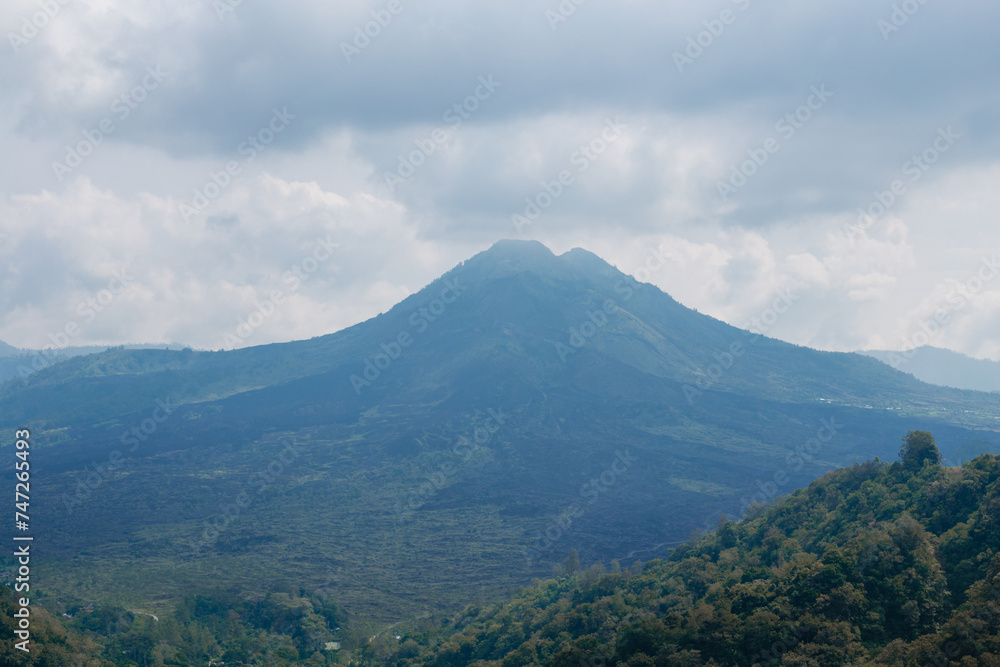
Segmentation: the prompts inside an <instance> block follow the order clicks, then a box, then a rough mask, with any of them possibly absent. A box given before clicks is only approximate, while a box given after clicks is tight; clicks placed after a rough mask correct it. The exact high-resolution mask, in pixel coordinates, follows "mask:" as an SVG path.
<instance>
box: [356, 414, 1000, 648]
mask: <svg viewBox="0 0 1000 667" xmlns="http://www.w3.org/2000/svg"><path fill="white" fill-rule="evenodd" d="M933 447H934V444H933V438H932V437H931V436H930V434H929V433H923V432H911V433H910V434H908V435H907V437H906V442H905V444H904V447H903V449H902V451H901V456H902V460H901V462H900V463H894V464H892V465H887V464H885V463H881V462H879V461H877V460H876V461H874V462H869V463H865V464H859V465H855V466H852V467H850V468H845V469H841V470H837V471H835V472H832V473H830V474H828V475H826V476H824V477H823V478H822V479H819V480H817V481H815V482H813V483H812V484H811V485H810V486H809V487H808V488H807V489H803V490H800V491H797V492H795V493H794V494H792V496H791V497H789V498H787V499H785V500H783V501H781V502H778V503H776V504H775V505H773V506H770V507H768V508H766V509H764V508H760V507H757V508H755V509H754V510H753V514H756V516H752V517H751V518H748V519H747V520H745V521H742V522H739V523H734V522H732V521H727V520H725V519H724V518H723V519H722V520H721V521H720V523H719V526H718V530H717V531H716V532H714V533H713V534H711V535H709V536H706V537H704V538H702V539H700V540H699V541H697V542H695V543H690V544H687V545H684V546H682V547H680V548H678V549H676V550H674V551H673V553H672V554H671V556H670V558H669V559H667V560H656V561H652V562H649V563H647V564H646V565H645V566H644V567H642V566H641V565H638V564H637V565H636V566H633V567H631V568H628V569H622V568H621V567H620V566H619V565H618V564H617V563H612V564H611V570H610V571H605V568H604V567H603V566H602V565H600V564H596V565H594V566H592V567H590V568H585V569H582V570H581V569H580V568H579V565H578V563H577V562H576V554H575V552H574V553H571V555H570V556H569V557H568V558H567V562H566V566H565V567H564V568H563V570H562V573H561V576H560V577H559V578H557V579H554V580H550V581H545V582H539V583H538V584H536V585H535V586H533V587H531V588H528V589H525V590H523V591H521V592H520V593H519V594H518V595H517V596H515V597H514V599H512V600H510V601H507V602H504V603H501V604H498V605H494V606H490V607H478V606H473V607H469V608H467V609H466V610H465V612H463V613H462V614H460V615H459V616H458V618H457V619H456V620H455V621H454V622H453V623H452V624H450V625H449V626H447V627H444V628H441V629H440V630H438V631H437V632H432V633H421V634H416V633H414V634H410V635H407V636H405V637H403V639H402V641H401V643H400V644H399V645H398V647H396V650H395V652H394V653H388V652H386V653H382V654H378V653H377V650H376V647H373V646H369V647H366V649H365V651H364V652H363V653H364V656H365V660H366V664H371V665H397V666H403V665H425V666H428V667H429V666H434V667H445V666H452V665H453V666H456V667H457V666H459V665H461V666H465V665H473V666H479V667H487V666H490V667H492V666H497V667H516V666H520V665H525V666H527V665H540V666H544V667H580V666H581V665H582V666H592V665H617V666H621V667H637V666H640V665H641V666H647V665H648V666H695V665H725V666H729V665H734V666H735V665H739V666H744V665H746V666H749V665H754V664H761V665H784V666H792V665H796V666H797V665H802V666H806V665H812V666H817V667H819V666H826V665H831V666H833V665H914V666H921V667H922V666H924V665H955V666H960V667H972V666H974V665H1000V529H998V528H1000V526H998V523H997V522H998V517H1000V458H997V457H994V456H990V455H984V456H982V457H979V458H977V459H976V460H974V461H972V462H970V463H968V464H966V465H965V466H963V467H962V468H943V467H941V466H940V465H939V464H938V463H937V461H936V460H935V458H934V456H933V453H934V451H936V450H933ZM918 460H919V466H917V465H916V462H917V461H918Z"/></svg>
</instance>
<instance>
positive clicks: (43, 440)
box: [0, 242, 1000, 625]
mask: <svg viewBox="0 0 1000 667" xmlns="http://www.w3.org/2000/svg"><path fill="white" fill-rule="evenodd" d="M792 307H794V303H793V304H792ZM998 415H1000V396H996V395H988V394H980V393H976V392H963V391H957V390H951V389H945V388H941V387H934V386H931V385H927V384H923V383H921V382H919V381H917V380H916V379H914V378H912V377H911V376H908V375H906V374H903V373H899V372H897V371H894V370H893V369H891V368H888V367H886V366H885V365H883V364H881V363H879V362H877V361H875V360H874V359H870V358H867V357H863V356H860V355H854V354H837V353H825V352H817V351H815V350H810V349H808V348H804V347H798V346H794V345H789V344H786V343H782V342H780V341H776V340H772V339H768V338H765V337H762V336H755V335H752V334H749V333H748V332H745V331H742V330H739V329H736V328H733V327H731V326H729V325H727V324H725V323H722V322H719V321H718V320H714V319H712V318H710V317H707V316H705V315H702V314H699V313H697V312H694V311H692V310H689V309H687V308H684V307H683V306H681V305H680V304H678V303H677V302H676V301H674V300H673V299H671V298H670V297H669V296H668V295H666V294H664V293H663V292H662V291H660V290H659V289H657V288H655V287H653V286H651V285H647V284H642V283H638V282H636V281H635V280H634V279H632V278H631V277H628V276H625V275H624V274H622V273H621V272H619V271H618V270H616V269H615V268H613V267H611V266H609V265H608V264H606V263H605V262H603V261H602V260H601V259H599V258H598V257H596V256H595V255H593V254H591V253H588V252H586V251H583V250H573V251H570V252H568V253H565V254H564V255H561V256H555V255H553V254H552V253H551V252H550V251H549V250H548V249H547V248H545V247H544V246H542V245H541V244H538V243H531V242H503V243H498V244H497V245H495V246H494V247H493V248H491V249H490V250H488V251H485V252H483V253H481V254H479V255H477V256H475V257H473V258H471V259H470V260H468V261H466V262H463V263H462V264H460V265H459V266H457V267H455V268H454V269H452V270H451V271H449V272H448V273H446V274H445V275H444V276H442V277H441V278H440V279H439V280H437V281H435V282H433V283H431V284H430V285H429V286H428V287H426V288H425V289H424V290H421V291H420V292H418V293H417V294H414V295H413V296H411V297H409V298H408V299H406V300H404V301H403V302H401V303H400V304H398V305H397V306H396V307H394V308H393V309H392V310H390V311H389V312H387V313H384V314H382V315H379V316H378V317H375V318H373V319H371V320H369V321H367V322H363V323H361V324H359V325H357V326H354V327H351V328H348V329H345V330H343V331H340V332H337V333H334V334H331V335H328V336H322V337H319V338H314V339H312V340H308V341H300V342H295V343H287V344H281V345H268V346H262V347H256V348H249V349H243V350H237V351H234V352H197V351H191V350H182V351H170V350H121V349H119V350H111V351H108V352H105V353H102V354H98V355H91V356H86V357H78V358H74V359H70V360H68V361H65V362H62V363H59V364H57V365H54V366H52V367H50V368H46V369H44V370H41V371H39V372H38V373H35V374H33V375H31V376H30V377H27V378H25V379H23V380H16V381H11V382H8V383H6V384H5V385H2V386H0V429H2V431H3V432H6V433H13V429H15V428H25V427H28V428H30V429H31V430H32V431H33V433H34V439H33V441H34V443H35V444H34V445H33V449H32V486H33V489H32V490H33V492H34V493H33V497H32V511H33V516H32V522H33V529H35V530H37V531H38V534H40V535H41V534H44V535H45V539H44V540H40V541H39V542H38V543H37V544H36V548H37V549H38V555H39V559H38V563H39V564H38V568H39V574H40V576H43V577H45V580H46V582H47V584H46V587H45V589H44V591H45V592H46V593H47V594H48V595H50V596H51V597H52V598H53V601H57V602H62V603H65V604H78V603H87V602H114V603H116V604H118V605H119V606H121V607H123V608H126V609H143V610H151V611H156V610H159V609H170V608H172V607H173V606H174V604H175V603H176V602H177V601H178V600H180V599H181V597H182V596H183V595H185V594H187V593H189V592H191V591H198V590H204V589H205V588H206V587H208V586H214V585H219V586H222V587H224V588H226V589H227V590H229V591H232V592H234V593H236V594H239V595H250V596H252V595H262V594H264V593H265V592H266V591H268V590H270V589H271V587H272V586H274V585H275V584H276V583H282V582H284V583H287V584H289V585H291V586H294V587H296V589H298V588H299V587H301V588H304V589H306V590H307V591H314V590H317V589H323V590H325V591H332V593H331V595H333V596H334V597H335V599H336V600H337V602H338V603H340V604H341V605H343V606H344V607H345V608H346V609H348V610H349V611H351V612H352V613H354V614H355V616H356V617H359V618H375V619H378V620H381V621H384V622H385V624H387V625H388V624H390V623H396V622H399V621H404V620H406V619H413V618H418V617H422V616H424V615H426V614H427V613H428V612H435V611H441V610H453V609H454V608H456V607H458V606H460V605H461V604H463V603H464V602H465V601H466V600H468V599H470V598H473V597H476V596H481V597H482V598H483V599H496V598H497V597H498V596H499V595H501V594H502V593H503V592H504V591H505V590H508V589H509V588H511V587H514V586H517V585H520V584H523V583H524V582H526V581H529V580H530V578H531V577H532V576H536V575H539V574H545V573H548V572H550V571H551V565H552V563H554V562H558V561H561V560H562V559H563V558H564V557H565V556H566V554H567V553H568V552H569V551H570V550H571V549H573V548H575V549H577V550H578V551H579V553H580V555H581V557H582V558H583V559H584V560H585V561H594V560H598V559H603V560H605V561H609V560H610V559H612V558H620V559H622V560H628V561H631V560H634V559H635V558H643V559H648V558H653V557H656V556H663V555H665V554H666V553H667V551H668V549H669V548H670V547H671V546H675V545H677V544H679V543H681V542H683V541H684V540H685V539H686V538H687V537H688V536H689V535H690V533H691V531H692V530H695V529H701V528H705V527H708V528H712V527H714V525H715V521H716V520H717V517H718V515H719V514H720V513H722V512H725V513H727V514H729V515H731V516H739V515H741V514H742V513H743V511H744V510H745V509H746V508H747V507H748V506H749V504H750V502H751V501H754V500H770V499H771V498H773V497H774V496H776V495H778V494H783V493H787V492H789V491H791V490H792V489H794V488H797V487H799V486H803V485H805V484H808V483H809V482H810V481H811V480H813V479H815V478H816V477H818V476H820V475H821V474H823V473H824V472H826V471H827V470H830V469H832V468H836V467H839V466H843V465H850V464H852V463H854V462H856V461H863V460H867V459H870V458H872V457H874V456H882V457H890V456H892V455H893V454H894V452H893V449H894V447H893V446H892V445H891V444H889V443H892V442H893V441H894V440H896V439H898V434H899V433H901V432H906V431H907V430H910V429H914V428H916V429H923V430H932V431H933V432H934V433H935V434H936V435H937V436H938V439H939V442H940V444H941V447H942V450H943V451H944V453H945V455H946V456H948V457H951V456H952V455H953V454H954V452H956V451H959V450H960V449H961V448H963V447H964V448H965V449H966V450H968V449H970V448H971V449H975V448H977V447H980V448H987V447H989V446H990V444H991V443H993V442H996V441H997V439H998V433H997V429H998V424H1000V417H998ZM970 443H971V444H970ZM977 443H979V444H977ZM0 455H3V454H2V451H0ZM3 456H4V457H5V458H4V459H3V460H4V461H7V462H12V461H13V457H12V456H6V455H3ZM5 465H11V463H7V464H5ZM10 530H11V527H10V526H9V525H4V526H2V527H0V540H2V539H9V531H10Z"/></svg>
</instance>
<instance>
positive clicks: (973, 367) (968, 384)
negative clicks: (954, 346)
mask: <svg viewBox="0 0 1000 667" xmlns="http://www.w3.org/2000/svg"><path fill="white" fill-rule="evenodd" d="M859 354H864V355H867V356H869V357H874V358H876V359H878V360H879V361H881V362H883V363H885V364H888V365H890V366H892V367H893V368H895V369H896V370H900V371H903V372H904V373H910V374H911V375H913V376H914V377H915V378H917V379H918V380H920V381H922V382H929V383H930V384H937V385H941V386H943V387H956V388H958V389H973V390H975V391H1000V362H998V361H992V360H991V359H974V358H972V357H970V356H967V355H964V354H961V353H959V352H953V351H951V350H943V349H941V348H938V347H930V346H927V345H925V346H924V347H918V348H916V349H913V350H907V351H905V352H894V351H891V350H863V351H860V352H859Z"/></svg>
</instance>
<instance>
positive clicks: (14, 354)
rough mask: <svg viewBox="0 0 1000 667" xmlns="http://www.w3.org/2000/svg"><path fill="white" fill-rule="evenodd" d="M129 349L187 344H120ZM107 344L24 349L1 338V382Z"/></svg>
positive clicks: (181, 347) (161, 347) (100, 350)
mask: <svg viewBox="0 0 1000 667" xmlns="http://www.w3.org/2000/svg"><path fill="white" fill-rule="evenodd" d="M120 347H121V348H123V349H127V350H149V349H157V350H183V349H185V348H186V347H187V346H186V345H181V344H179V343H170V344H168V345H155V344H147V345H143V344H132V345H122V346H120ZM107 349H108V347H107V346H106V345H83V346H75V347H62V348H47V349H44V350H34V349H22V348H17V347H14V346H13V345H8V344H7V343H5V342H3V341H2V340H0V382H4V381H5V380H10V379H11V378H17V377H26V376H28V375H32V374H34V373H36V372H38V371H39V370H41V369H43V368H48V367H49V366H51V365H53V364H56V363H59V362H60V361H65V360H66V359H72V358H73V357H80V356H83V355H86V354H95V353H97V352H103V351H105V350H107Z"/></svg>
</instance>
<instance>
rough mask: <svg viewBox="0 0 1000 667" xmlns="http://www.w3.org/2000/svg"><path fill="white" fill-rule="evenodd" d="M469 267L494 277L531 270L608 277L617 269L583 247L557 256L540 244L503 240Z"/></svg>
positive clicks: (468, 263)
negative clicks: (484, 271)
mask: <svg viewBox="0 0 1000 667" xmlns="http://www.w3.org/2000/svg"><path fill="white" fill-rule="evenodd" d="M464 265H465V266H471V267H475V268H476V269H478V270H484V269H485V270H486V271H488V273H489V274H490V275H493V276H497V275H506V274H509V273H520V272H523V271H530V272H532V273H538V274H549V275H553V274H558V275H563V276H565V275H567V274H577V275H579V274H581V273H586V274H591V275H596V274H604V275H607V274H609V272H613V271H614V268H613V267H612V266H611V265H610V264H608V263H607V262H605V261H604V260H603V259H601V258H600V257H598V256H597V255H595V254H594V253H592V252H590V251H589V250H584V249H583V248H573V249H572V250H569V251H567V252H565V253H563V254H561V255H556V254H555V253H553V252H552V251H551V250H550V249H549V248H548V247H547V246H546V245H544V244H543V243H541V242H539V241H529V240H520V239H503V240H501V241H497V242H496V243H494V244H493V245H492V246H490V248H489V249H488V250H484V251H483V252H481V253H479V254H478V255H476V256H475V257H473V258H471V259H470V260H469V261H468V262H465V263H464Z"/></svg>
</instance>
